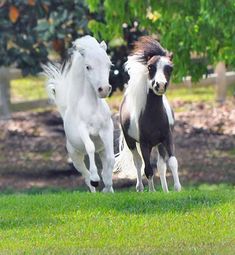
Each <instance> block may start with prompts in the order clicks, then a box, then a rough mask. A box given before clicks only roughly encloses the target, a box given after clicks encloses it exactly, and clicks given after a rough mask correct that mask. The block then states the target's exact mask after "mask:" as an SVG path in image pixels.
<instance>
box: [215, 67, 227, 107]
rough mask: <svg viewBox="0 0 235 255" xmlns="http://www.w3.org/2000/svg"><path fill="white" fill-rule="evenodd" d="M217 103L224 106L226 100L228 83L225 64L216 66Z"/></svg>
mask: <svg viewBox="0 0 235 255" xmlns="http://www.w3.org/2000/svg"><path fill="white" fill-rule="evenodd" d="M215 73H216V74H217V77H216V101H217V102H218V103H220V104H223V103H224V102H225V99H226V93H227V81H226V67H225V63H224V62H219V63H218V64H217V65H216V68H215Z"/></svg>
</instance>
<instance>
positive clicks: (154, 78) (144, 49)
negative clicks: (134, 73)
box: [132, 36, 173, 95]
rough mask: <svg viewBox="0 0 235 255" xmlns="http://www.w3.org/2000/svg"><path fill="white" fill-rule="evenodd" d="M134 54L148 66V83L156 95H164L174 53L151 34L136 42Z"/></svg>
mask: <svg viewBox="0 0 235 255" xmlns="http://www.w3.org/2000/svg"><path fill="white" fill-rule="evenodd" d="M132 53H133V56H136V59H137V60H138V62H140V63H141V64H143V65H145V66H147V68H148V84H149V88H150V89H152V90H153V92H154V93H155V94H156V95H163V94H164V93H165V91H166V89H167V86H168V84H169V80H170V76H171V72H172V70H173V63H172V59H173V54H172V53H170V52H168V51H167V50H166V49H164V48H163V47H162V46H161V45H160V43H159V42H158V41H156V40H155V39H154V38H152V37H150V36H142V37H140V38H139V40H138V41H137V42H135V44H134V50H133V52H132Z"/></svg>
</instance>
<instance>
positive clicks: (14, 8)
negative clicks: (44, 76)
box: [0, 0, 94, 117]
mask: <svg viewBox="0 0 235 255" xmlns="http://www.w3.org/2000/svg"><path fill="white" fill-rule="evenodd" d="M88 15H89V12H88V9H87V7H86V6H85V4H84V1H83V0H74V1H72V0H71V1H61V0H52V1H49V0H41V1H36V0H21V1H18V0H2V1H0V67H4V68H1V72H0V73H1V74H2V76H1V77H2V79H1V77H0V95H1V97H0V99H1V102H0V104H1V105H2V114H3V115H6V116H7V117H8V116H9V109H8V108H9V106H7V103H8V102H9V98H8V96H9V79H10V78H11V75H10V74H9V72H8V70H7V69H6V68H5V67H12V66H13V67H17V68H19V69H21V70H22V74H23V75H28V74H33V75H34V74H36V73H38V72H39V71H41V67H40V63H43V62H46V61H47V60H48V58H47V57H48V52H49V50H51V49H54V50H55V51H56V52H57V53H59V55H60V56H64V54H65V49H66V47H68V45H69V43H70V42H71V41H72V40H73V39H75V38H77V37H78V36H81V35H84V34H87V33H88V29H87V20H88V18H89V17H87V16H88ZM91 18H94V17H93V15H91ZM4 73H5V74H7V75H3V74H4ZM6 77H7V79H8V81H7V79H6ZM5 98H8V99H6V100H5ZM3 99H4V100H3Z"/></svg>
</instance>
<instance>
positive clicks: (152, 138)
mask: <svg viewBox="0 0 235 255" xmlns="http://www.w3.org/2000/svg"><path fill="white" fill-rule="evenodd" d="M139 129H140V131H139V133H140V140H143V141H146V142H148V143H150V144H152V145H156V144H158V143H161V142H163V141H164V140H165V138H166V136H167V134H168V132H169V124H168V120H167V116H166V114H165V113H159V114H156V115H152V116H149V115H148V114H144V115H143V116H141V118H140V120H139Z"/></svg>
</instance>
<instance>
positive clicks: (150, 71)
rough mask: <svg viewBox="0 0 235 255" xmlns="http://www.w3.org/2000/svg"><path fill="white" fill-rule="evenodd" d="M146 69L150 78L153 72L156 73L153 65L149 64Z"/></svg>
mask: <svg viewBox="0 0 235 255" xmlns="http://www.w3.org/2000/svg"><path fill="white" fill-rule="evenodd" d="M148 70H149V76H150V78H153V76H154V74H155V73H156V66H155V65H149V66H148Z"/></svg>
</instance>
